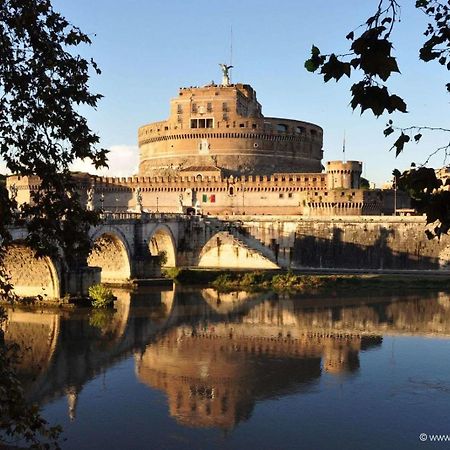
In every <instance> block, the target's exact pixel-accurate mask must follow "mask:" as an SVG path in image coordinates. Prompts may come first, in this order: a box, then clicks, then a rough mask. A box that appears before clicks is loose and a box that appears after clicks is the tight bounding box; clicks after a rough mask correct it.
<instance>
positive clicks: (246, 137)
mask: <svg viewBox="0 0 450 450" xmlns="http://www.w3.org/2000/svg"><path fill="white" fill-rule="evenodd" d="M221 66H222V69H223V80H222V84H220V85H216V84H214V83H213V82H212V83H211V84H208V85H206V86H203V87H187V88H180V90H179V93H178V96H177V97H176V98H174V99H172V100H171V107H170V116H169V118H168V119H167V120H165V121H160V122H154V123H150V124H147V125H144V126H142V127H140V128H139V131H138V142H139V152H140V163H139V171H138V175H137V176H133V177H128V178H114V177H95V176H90V175H87V174H85V175H83V174H79V175H78V177H79V185H80V189H81V191H82V192H83V195H85V196H86V197H85V200H86V202H87V204H89V207H90V208H98V209H102V210H105V211H113V212H118V211H145V212H159V213H164V212H167V213H201V214H207V215H242V214H273V215H308V216H333V215H380V214H391V213H392V212H393V210H392V205H391V206H389V205H387V203H386V198H384V199H383V195H382V193H381V191H380V190H369V189H362V188H361V172H362V163H361V162H359V161H329V162H327V163H326V164H325V167H323V166H322V157H323V150H322V142H323V130H322V128H321V127H319V126H318V125H315V124H312V123H309V122H304V121H299V120H293V119H283V118H276V117H265V116H264V115H263V113H262V107H261V105H260V103H259V102H258V100H257V98H256V93H255V91H254V89H253V88H252V87H251V86H250V85H248V84H241V83H237V84H231V83H230V80H229V76H228V69H229V67H228V66H226V65H221ZM8 184H9V185H10V186H11V185H12V184H14V185H15V188H16V189H17V192H18V194H17V195H18V200H19V202H22V201H28V200H29V192H30V190H32V189H33V188H34V187H36V186H37V185H38V184H39V180H38V179H37V178H36V179H35V178H34V177H10V179H9V180H8ZM390 203H391V204H392V201H390ZM397 207H401V206H399V205H397Z"/></svg>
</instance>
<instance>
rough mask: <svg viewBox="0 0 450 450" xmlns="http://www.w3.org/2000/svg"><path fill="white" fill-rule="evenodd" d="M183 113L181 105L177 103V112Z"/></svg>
mask: <svg viewBox="0 0 450 450" xmlns="http://www.w3.org/2000/svg"><path fill="white" fill-rule="evenodd" d="M182 113H183V106H182V105H180V104H178V105H177V114H182Z"/></svg>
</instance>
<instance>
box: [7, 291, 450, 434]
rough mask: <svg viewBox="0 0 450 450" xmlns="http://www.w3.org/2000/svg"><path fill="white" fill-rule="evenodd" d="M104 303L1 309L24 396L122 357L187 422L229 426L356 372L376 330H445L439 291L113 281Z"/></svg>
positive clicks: (67, 390) (74, 392) (60, 392)
mask: <svg viewBox="0 0 450 450" xmlns="http://www.w3.org/2000/svg"><path fill="white" fill-rule="evenodd" d="M115 294H116V295H117V297H118V300H117V301H116V304H115V310H114V311H98V310H97V311H92V310H87V309H86V310H84V309H82V308H79V309H75V310H73V311H56V310H55V311H48V310H44V311H33V312H31V311H25V310H20V309H15V310H10V311H9V312H8V315H9V322H8V323H7V325H6V328H5V338H6V341H7V342H16V343H18V344H19V345H20V346H21V348H22V358H21V360H20V362H19V363H18V370H19V373H20V375H21V377H22V379H23V380H24V384H25V389H26V394H27V397H28V399H29V400H30V401H33V402H38V403H40V404H44V403H47V402H49V401H51V400H53V399H56V398H59V397H61V396H66V397H67V401H68V413H69V416H70V418H71V419H75V418H76V406H77V396H78V394H79V392H80V391H81V390H82V389H83V386H84V385H85V384H86V383H87V382H89V380H91V379H92V378H94V377H95V376H96V375H98V374H100V373H103V372H105V371H106V370H107V369H108V367H110V366H112V365H113V364H115V363H116V362H118V361H121V360H123V359H125V358H128V357H130V355H134V364H135V372H136V376H137V378H138V380H139V381H140V382H141V383H143V384H144V385H147V386H149V387H150V388H152V389H158V390H161V391H163V392H164V393H165V394H166V396H167V400H168V408H169V412H170V415H171V416H172V417H173V418H175V419H176V420H177V421H178V422H179V423H180V424H183V425H186V426H191V427H218V428H222V429H231V428H233V427H234V426H236V425H237V424H238V423H239V422H241V421H245V420H246V419H248V418H249V417H250V416H251V414H252V411H253V408H254V405H255V403H256V402H258V401H261V400H264V399H270V398H275V397H280V396H283V395H287V394H291V393H293V392H307V391H310V390H311V389H314V386H315V384H316V383H317V381H318V379H319V378H320V377H321V376H322V375H323V374H324V373H326V374H327V376H331V377H345V376H357V374H358V370H359V368H360V357H359V355H360V352H361V351H366V350H370V349H377V348H380V346H381V345H382V336H383V335H384V334H420V335H437V336H445V337H449V336H450V299H449V296H448V295H447V294H443V293H440V294H431V293H430V294H428V295H426V296H425V295H420V296H419V295H411V296H408V295H403V296H401V297H399V296H392V295H386V296H377V297H374V296H369V295H368V296H366V297H364V298H363V297H348V296H347V297H345V298H340V297H328V298H322V297H321V298H306V297H295V296H289V295H286V296H280V295H277V294H275V293H273V292H271V293H243V292H240V293H231V294H219V293H217V292H216V291H214V290H212V289H189V288H183V289H181V288H179V287H176V288H173V289H172V290H161V289H150V288H147V289H144V290H140V291H136V292H129V291H125V290H118V291H116V292H115Z"/></svg>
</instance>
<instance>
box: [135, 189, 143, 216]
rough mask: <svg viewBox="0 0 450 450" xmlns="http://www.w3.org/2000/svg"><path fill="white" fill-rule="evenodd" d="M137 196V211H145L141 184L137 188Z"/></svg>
mask: <svg viewBox="0 0 450 450" xmlns="http://www.w3.org/2000/svg"><path fill="white" fill-rule="evenodd" d="M135 198H136V211H137V212H142V211H143V207H142V193H141V188H140V187H139V186H138V187H137V188H136V190H135Z"/></svg>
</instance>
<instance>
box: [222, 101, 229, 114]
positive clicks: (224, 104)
mask: <svg viewBox="0 0 450 450" xmlns="http://www.w3.org/2000/svg"><path fill="white" fill-rule="evenodd" d="M222 111H223V112H228V103H226V102H223V103H222Z"/></svg>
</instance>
